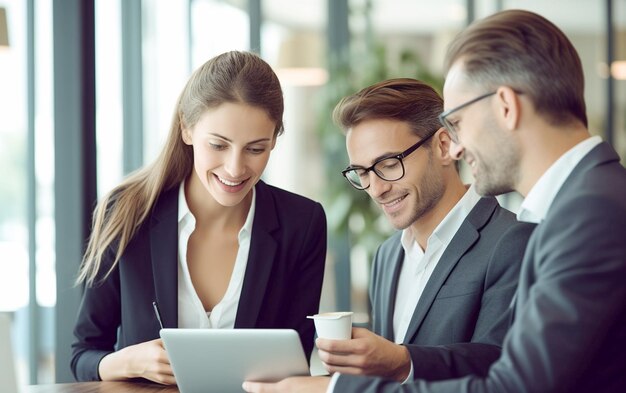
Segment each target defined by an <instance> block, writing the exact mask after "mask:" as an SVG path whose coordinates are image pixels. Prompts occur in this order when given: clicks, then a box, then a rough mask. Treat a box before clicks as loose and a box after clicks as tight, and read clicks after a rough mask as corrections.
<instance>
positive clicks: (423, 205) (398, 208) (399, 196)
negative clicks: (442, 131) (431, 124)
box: [346, 119, 445, 229]
mask: <svg viewBox="0 0 626 393" xmlns="http://www.w3.org/2000/svg"><path fill="white" fill-rule="evenodd" d="M419 139H420V138H419V137H418V136H417V135H415V134H414V133H413V132H412V131H411V129H410V127H409V126H408V124H406V123H404V122H401V121H396V120H386V119H373V120H365V121H363V122H361V123H359V124H358V125H357V126H355V127H353V128H351V129H350V130H349V131H348V135H347V139H346V147H347V149H348V156H349V158H350V165H351V166H361V167H365V168H367V167H369V166H371V165H372V164H373V163H374V162H375V161H376V160H377V159H379V158H381V157H384V156H391V155H396V154H400V153H402V152H403V151H404V150H406V149H407V148H408V147H410V146H411V145H413V144H414V143H416V142H417V141H419ZM433 139H434V137H433ZM433 142H434V141H433ZM433 142H429V143H433ZM403 164H404V169H405V174H404V176H403V177H402V178H401V179H399V180H396V181H386V180H383V179H381V178H379V177H378V176H377V175H376V174H375V173H374V171H371V172H369V173H368V174H367V175H368V176H369V180H370V186H369V188H367V189H366V190H365V191H366V192H367V193H368V194H369V196H370V197H371V198H372V199H373V200H374V201H375V202H376V203H378V205H379V206H380V207H381V209H382V210H383V212H384V213H385V215H386V216H387V218H388V219H389V221H390V222H391V225H393V227H394V228H396V229H405V228H408V227H409V226H410V225H411V224H413V223H414V222H416V221H417V220H419V219H420V218H421V217H422V216H424V215H425V214H427V213H428V212H429V211H431V210H432V209H433V207H435V206H436V205H437V203H438V202H439V200H440V199H441V197H442V195H443V193H444V191H445V183H444V180H443V176H442V173H441V167H440V166H439V165H438V164H437V163H436V162H435V160H433V157H432V153H431V151H430V148H429V147H426V146H423V147H421V148H419V149H417V150H416V151H414V152H413V153H411V154H410V155H409V156H408V157H406V158H404V159H403Z"/></svg>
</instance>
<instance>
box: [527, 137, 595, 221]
mask: <svg viewBox="0 0 626 393" xmlns="http://www.w3.org/2000/svg"><path fill="white" fill-rule="evenodd" d="M601 142H602V139H601V138H600V137H599V136H594V137H590V138H587V139H585V140H584V141H582V142H579V143H578V144H577V145H576V146H574V147H572V148H571V149H569V150H568V151H567V152H565V154H563V155H562V156H561V157H559V159H558V160H556V161H555V162H554V163H553V164H552V165H551V166H550V168H548V170H547V171H545V173H544V174H543V175H541V177H540V178H539V180H538V181H537V183H535V185H534V186H533V187H532V188H531V189H530V191H529V192H528V195H526V198H525V199H524V201H523V202H522V204H521V205H520V209H519V212H518V213H517V219H518V221H525V222H530V223H534V224H539V223H541V221H543V219H544V218H545V217H546V215H547V214H548V209H550V206H551V205H552V201H554V198H555V197H556V194H557V193H558V192H559V190H560V189H561V186H563V183H565V180H567V178H568V177H569V175H570V174H571V173H572V171H573V170H574V168H575V167H576V165H578V163H579V162H580V161H581V160H582V159H583V158H584V157H585V156H586V155H587V154H588V153H589V152H590V151H591V150H592V149H593V148H594V147H596V146H597V145H598V144H600V143H601Z"/></svg>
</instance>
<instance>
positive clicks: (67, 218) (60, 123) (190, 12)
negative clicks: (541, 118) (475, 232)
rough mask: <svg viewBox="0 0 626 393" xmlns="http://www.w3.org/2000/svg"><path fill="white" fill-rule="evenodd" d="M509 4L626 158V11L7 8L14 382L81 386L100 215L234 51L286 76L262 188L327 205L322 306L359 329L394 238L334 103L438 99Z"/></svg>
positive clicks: (5, 139) (123, 0) (296, 0)
mask: <svg viewBox="0 0 626 393" xmlns="http://www.w3.org/2000/svg"><path fill="white" fill-rule="evenodd" d="M510 8H522V9H528V10H532V11H535V12H538V13H540V14H542V15H544V16H545V17H547V18H548V19H550V20H552V21H553V22H554V23H556V24H557V25H558V26H559V27H560V28H562V29H563V30H564V31H565V33H566V34H567V35H568V36H569V37H570V39H571V40H572V41H573V43H574V45H575V46H576V48H577V49H578V51H579V54H580V56H581V58H582V62H583V67H584V71H585V78H586V92H585V94H586V101H587V110H588V117H589V120H590V129H591V131H592V132H593V133H594V134H597V135H600V136H602V137H603V138H604V139H605V140H607V141H609V142H610V143H612V144H613V145H614V146H615V148H616V150H617V151H618V152H619V153H620V155H621V157H622V158H624V157H626V0H551V1H541V0H524V1H522V0H438V1H436V2H433V1H428V0H385V1H383V0H230V1H228V0H221V1H220V0H167V1H163V0H161V1H157V0H0V170H1V174H0V177H1V179H2V180H0V312H3V313H9V314H10V315H11V317H12V320H13V326H14V329H13V331H14V334H13V346H14V348H15V351H16V355H17V357H18V370H19V379H20V381H21V383H22V384H35V383H50V382H54V381H56V382H68V381H71V380H72V377H71V374H70V371H69V346H70V343H71V341H72V327H73V323H74V319H75V314H76V310H77V306H78V302H79V299H80V288H77V287H74V285H73V282H74V278H75V275H76V271H77V268H78V265H79V263H80V259H81V256H82V252H83V247H84V242H85V239H86V237H87V236H88V233H89V227H90V214H91V211H92V209H93V206H94V203H95V202H96V200H97V199H98V198H99V197H101V196H102V195H104V193H106V192H107V191H108V190H110V189H111V188H112V187H113V186H114V185H115V184H116V183H118V182H119V181H120V180H121V179H122V178H123V176H125V175H126V174H128V173H129V172H131V171H133V170H134V169H137V168H138V167H140V166H141V165H143V164H144V163H147V162H150V161H151V160H153V159H154V158H155V156H156V154H157V152H158V151H159V150H160V148H161V146H162V144H163V142H164V140H165V135H166V132H167V130H168V127H169V123H170V119H171V116H172V114H173V109H174V104H175V101H176V99H177V97H178V94H179V92H180V90H181V89H182V87H183V84H184V83H185V81H186V80H187V78H188V77H189V75H190V73H191V72H192V70H194V69H195V68H196V67H198V66H199V65H200V64H202V63H204V62H205V61H206V60H208V59H209V58H211V57H213V56H215V55H217V54H219V53H221V52H224V51H227V50H253V51H255V52H257V53H259V54H260V55H261V56H262V57H263V58H264V59H265V60H266V61H268V62H269V63H270V64H271V65H272V66H273V67H274V69H275V70H276V72H277V74H278V75H279V78H280V79H281V83H282V85H283V89H284V96H285V126H286V132H285V134H284V135H283V136H281V137H280V138H279V140H278V144H277V147H276V148H275V150H274V152H273V154H272V158H271V159H270V164H269V166H268V169H267V171H266V174H265V175H264V178H265V180H266V181H267V182H269V183H271V184H274V185H277V186H279V187H282V188H285V189H288V190H291V191H293V192H297V193H300V194H303V195H306V196H308V197H310V198H312V199H315V200H318V201H320V202H321V203H322V204H323V206H324V208H325V210H326V214H327V216H328V223H329V249H328V258H327V268H326V277H325V282H324V290H323V298H322V304H321V309H322V311H329V310H344V311H345V310H352V311H355V313H356V314H355V315H356V322H357V323H360V324H367V322H368V307H369V305H368V301H367V284H368V276H369V260H370V258H371V255H372V252H373V251H374V250H375V248H376V246H377V245H378V244H379V243H380V242H381V241H382V239H384V238H385V237H386V236H388V235H389V234H390V233H391V228H389V226H388V225H387V224H386V221H385V219H384V217H382V215H381V214H380V213H379V211H378V209H377V208H376V207H375V206H373V205H372V204H371V203H370V202H369V198H368V197H367V194H366V193H364V192H357V191H356V190H353V189H352V188H351V187H350V186H349V185H348V184H347V183H346V182H345V180H344V179H343V178H342V177H341V175H340V171H341V169H343V168H344V167H345V166H346V165H347V163H348V162H347V156H346V153H345V145H344V137H343V135H342V134H341V133H340V132H339V131H338V130H337V129H336V127H334V125H333V124H332V121H331V117H330V114H331V112H332V108H333V107H334V105H335V104H336V103H337V101H338V100H339V99H340V98H341V97H343V96H345V95H347V94H351V93H354V92H356V91H357V90H359V89H361V88H363V87H365V86H367V85H369V84H371V83H374V82H377V81H379V80H382V79H386V78H390V77H400V76H402V77H413V78H418V79H422V80H426V81H428V82H429V83H431V84H433V85H434V86H435V87H437V88H438V89H440V88H441V86H442V85H443V76H442V69H441V66H442V61H443V56H444V53H445V48H446V45H447V43H448V42H449V41H450V40H451V38H452V37H454V35H455V34H457V33H458V32H459V31H460V30H461V29H462V28H463V27H465V26H466V25H467V24H468V23H470V22H471V21H472V20H474V19H476V18H482V17H484V16H486V15H489V14H491V13H493V12H496V11H498V10H502V9H510ZM462 170H463V168H462ZM465 179H466V180H467V182H471V181H472V179H471V178H470V177H468V176H465ZM519 201H520V198H519V196H518V195H513V194H512V195H505V196H503V197H502V198H501V202H502V203H503V204H504V205H505V206H507V207H508V208H510V209H511V210H513V211H515V210H516V208H517V206H518V204H519ZM0 350H2V349H0Z"/></svg>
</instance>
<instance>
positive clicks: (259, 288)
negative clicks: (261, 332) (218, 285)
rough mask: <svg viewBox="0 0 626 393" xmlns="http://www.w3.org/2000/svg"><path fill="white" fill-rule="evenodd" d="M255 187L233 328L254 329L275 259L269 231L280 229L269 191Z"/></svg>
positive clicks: (275, 246) (266, 188)
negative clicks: (248, 244)
mask: <svg viewBox="0 0 626 393" xmlns="http://www.w3.org/2000/svg"><path fill="white" fill-rule="evenodd" d="M255 187H256V206H255V212H254V224H253V226H252V237H251V240H250V253H249V254H248V264H247V266H246V273H245V275H244V281H243V288H242V289H241V297H240V299H239V306H238V308H237V317H236V318H235V328H252V327H255V325H256V321H257V318H258V315H259V311H260V310H261V305H262V303H263V297H264V296H263V294H264V293H265V289H266V288H267V286H268V284H269V278H270V273H271V272H272V267H273V264H274V260H275V259H276V258H275V256H276V249H277V242H276V239H275V238H274V236H273V235H272V232H274V231H275V230H277V229H278V228H279V224H278V219H277V214H278V212H277V211H276V204H275V201H274V198H273V196H272V194H271V190H270V188H269V187H268V186H267V185H266V184H265V183H263V182H262V181H259V182H258V183H257V185H256V186H255Z"/></svg>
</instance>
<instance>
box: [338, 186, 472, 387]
mask: <svg viewBox="0 0 626 393" xmlns="http://www.w3.org/2000/svg"><path fill="white" fill-rule="evenodd" d="M479 200H480V195H478V194H477V193H476V190H475V188H474V186H471V187H470V188H469V189H468V190H467V192H466V193H465V195H463V197H462V198H461V199H460V200H459V201H458V202H457V203H456V205H454V207H453V208H452V209H451V210H450V211H449V212H448V214H447V215H446V216H445V217H444V219H443V220H442V221H441V222H440V223H439V225H437V227H436V228H435V229H434V230H433V233H432V234H431V235H430V236H429V237H428V240H427V242H426V250H425V251H424V250H422V248H421V247H420V245H419V244H418V243H417V241H416V240H415V238H414V237H413V234H412V232H411V230H410V229H409V228H407V229H404V230H403V231H402V237H401V240H400V242H401V243H402V248H403V249H404V261H403V263H402V268H401V270H400V276H399V277H398V286H397V289H396V303H395V306H394V312H393V332H394V341H395V342H396V343H397V344H400V343H403V342H404V341H405V340H406V339H407V337H405V336H406V333H407V330H408V328H409V324H410V323H411V319H412V318H413V313H414V312H415V307H416V306H417V303H418V302H419V299H420V297H421V296H422V293H423V292H424V288H425V287H426V284H427V283H428V280H429V279H430V276H431V275H432V273H433V271H434V270H435V267H437V263H438V262H439V259H440V258H441V256H442V255H443V253H444V251H445V250H446V248H447V247H448V245H449V244H450V242H451V241H452V238H453V237H454V235H455V234H456V232H457V231H458V230H459V228H460V227H461V224H463V221H465V219H466V218H467V216H468V215H469V213H470V212H471V211H472V209H473V208H474V206H476V204H477V203H478V201H479ZM338 377H339V373H335V374H333V376H332V378H331V380H330V384H329V385H328V389H327V391H326V392H327V393H333V390H334V388H335V384H336V381H337V378H338ZM411 380H413V362H412V361H411V371H410V372H409V376H408V377H407V379H405V380H404V382H403V383H406V382H408V381H411Z"/></svg>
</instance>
